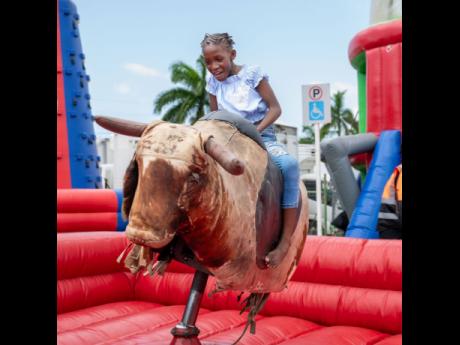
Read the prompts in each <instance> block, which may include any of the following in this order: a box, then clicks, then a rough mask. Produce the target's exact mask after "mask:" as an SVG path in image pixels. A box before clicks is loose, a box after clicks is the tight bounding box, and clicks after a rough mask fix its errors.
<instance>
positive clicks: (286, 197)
mask: <svg viewBox="0 0 460 345" xmlns="http://www.w3.org/2000/svg"><path fill="white" fill-rule="evenodd" d="M265 145H266V146H267V149H268V152H269V153H270V157H271V158H272V160H273V162H274V163H275V164H276V165H277V166H278V167H279V169H280V170H281V173H282V175H283V196H282V201H281V207H282V209H283V231H282V234H281V239H280V242H279V243H278V246H277V247H276V248H275V249H274V250H272V251H271V252H270V253H268V255H267V256H266V258H265V262H266V263H267V265H268V266H270V267H276V266H278V265H279V264H280V262H281V261H282V260H283V258H284V256H285V255H286V253H287V251H288V250H289V247H290V245H291V237H292V234H293V233H294V229H295V226H296V224H297V206H298V202H299V192H300V191H299V166H298V163H297V160H296V159H295V158H293V157H291V156H290V155H289V154H287V152H286V151H284V149H283V148H282V146H281V145H280V144H278V143H267V142H266V143H265Z"/></svg>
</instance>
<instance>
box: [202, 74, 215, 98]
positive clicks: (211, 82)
mask: <svg viewBox="0 0 460 345" xmlns="http://www.w3.org/2000/svg"><path fill="white" fill-rule="evenodd" d="M205 89H206V91H207V92H209V93H210V94H211V95H214V96H215V95H216V91H217V83H216V78H214V76H213V75H212V74H210V75H208V77H207V78H206V87H205Z"/></svg>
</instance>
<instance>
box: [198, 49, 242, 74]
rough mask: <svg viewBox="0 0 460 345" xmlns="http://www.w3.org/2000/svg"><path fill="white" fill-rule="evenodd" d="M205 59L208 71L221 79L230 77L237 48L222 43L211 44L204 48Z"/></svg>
mask: <svg viewBox="0 0 460 345" xmlns="http://www.w3.org/2000/svg"><path fill="white" fill-rule="evenodd" d="M203 56H204V61H205V63H206V68H207V69H208V71H209V72H210V73H211V74H212V75H213V76H214V77H215V78H216V79H217V80H219V81H223V80H225V79H227V78H228V76H229V75H230V73H231V71H232V68H233V59H234V58H235V56H236V51H235V49H232V50H230V49H228V48H227V47H225V46H224V45H222V44H217V45H214V44H210V45H207V46H205V47H204V49H203Z"/></svg>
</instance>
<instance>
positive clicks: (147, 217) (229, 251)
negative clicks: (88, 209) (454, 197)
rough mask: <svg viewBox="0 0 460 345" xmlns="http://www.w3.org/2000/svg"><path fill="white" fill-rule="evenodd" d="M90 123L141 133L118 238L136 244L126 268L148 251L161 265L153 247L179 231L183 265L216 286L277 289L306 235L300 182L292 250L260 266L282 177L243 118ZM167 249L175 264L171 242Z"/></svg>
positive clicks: (148, 262)
mask: <svg viewBox="0 0 460 345" xmlns="http://www.w3.org/2000/svg"><path fill="white" fill-rule="evenodd" d="M96 122H97V123H98V124H99V125H101V126H102V127H105V128H107V129H109V130H111V131H114V132H117V133H121V134H125V135H131V136H139V137H140V140H139V142H138V144H137V148H136V152H135V155H134V157H133V159H132V161H131V163H130V165H129V167H128V169H127V171H126V174H125V180H124V187H123V192H124V200H123V213H124V214H125V216H127V217H128V219H129V224H128V226H127V228H126V236H127V237H128V239H129V240H130V241H131V242H132V243H134V244H136V246H135V247H134V248H133V249H132V250H131V254H130V255H129V256H128V257H127V258H126V260H125V264H126V265H127V266H128V267H129V268H130V269H131V270H132V271H137V270H139V269H140V268H141V267H143V266H145V267H147V268H148V269H149V271H150V272H152V269H151V268H152V264H153V262H154V255H153V252H155V251H159V252H160V256H159V259H158V260H159V262H161V261H162V258H161V250H162V249H163V248H167V247H168V246H169V245H171V243H172V241H173V239H175V238H177V237H178V238H179V242H177V243H179V244H177V243H176V244H177V247H178V248H181V249H179V251H183V250H188V251H189V252H190V251H191V252H192V253H193V255H192V256H194V257H193V258H191V260H190V259H189V260H188V263H193V262H194V263H195V265H194V267H196V268H198V269H200V270H202V271H204V272H207V273H210V274H212V275H213V276H214V277H215V278H216V289H215V290H214V291H215V292H217V291H223V290H229V289H230V290H239V291H244V292H250V293H269V292H278V291H281V290H283V288H285V286H286V283H287V281H288V280H289V279H290V277H291V276H292V274H293V273H294V271H295V268H296V266H297V262H298V261H299V258H300V255H301V253H302V249H303V245H304V242H305V239H306V235H307V227H308V198H307V192H306V189H305V187H304V185H303V183H302V182H301V181H299V188H300V191H301V193H300V200H299V207H298V212H297V214H298V220H297V225H296V228H295V230H294V233H293V235H292V237H291V247H290V248H289V251H288V253H287V255H286V256H285V257H284V259H283V261H282V262H281V263H280V264H279V265H278V266H277V267H276V268H267V267H266V266H265V262H264V257H265V255H266V254H267V253H268V252H269V251H270V250H272V249H274V248H275V247H276V244H277V241H278V240H279V238H280V231H281V229H282V226H281V225H282V224H281V222H282V219H281V215H282V213H281V210H280V200H281V193H282V176H281V173H280V171H279V169H278V168H277V167H276V166H275V165H274V164H273V162H272V161H271V159H270V157H269V155H268V152H267V151H266V149H265V147H264V144H263V142H262V139H261V137H260V135H259V133H258V132H257V130H256V129H255V127H254V126H253V125H252V123H250V122H249V121H247V120H245V119H243V118H241V117H240V116H237V115H234V114H231V113H228V112H225V111H217V112H213V113H210V114H208V115H206V116H204V117H203V118H202V119H201V120H199V121H197V122H196V123H195V124H194V125H193V126H188V125H182V124H173V123H169V122H164V121H154V122H152V123H150V124H148V125H147V124H139V123H134V122H131V121H125V120H119V119H113V118H106V117H96ZM169 252H171V253H172V252H174V250H170V251H169ZM175 253H176V254H175V255H174V256H175V257H176V258H178V259H179V260H180V261H184V260H183V258H181V255H180V253H179V252H178V250H177V248H176V251H175ZM189 256H190V255H189ZM163 262H165V260H164V261H163ZM157 264H158V262H157ZM192 266H193V265H192Z"/></svg>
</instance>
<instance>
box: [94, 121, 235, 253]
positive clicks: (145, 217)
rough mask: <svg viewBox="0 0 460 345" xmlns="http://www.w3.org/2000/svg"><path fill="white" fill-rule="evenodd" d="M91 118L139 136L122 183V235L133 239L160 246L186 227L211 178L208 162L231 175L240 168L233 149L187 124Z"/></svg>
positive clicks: (103, 125)
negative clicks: (124, 234) (123, 227)
mask: <svg viewBox="0 0 460 345" xmlns="http://www.w3.org/2000/svg"><path fill="white" fill-rule="evenodd" d="M95 120H96V122H97V123H98V124H99V125H100V126H101V127H103V128H106V129H108V130H110V131H112V132H115V133H119V134H124V135H130V136H136V137H141V139H140V140H139V142H138V145H137V148H136V153H135V155H134V157H133V159H132V160H131V162H130V164H129V166H128V168H127V170H126V174H125V177H124V185H123V197H124V198H123V215H124V217H125V218H129V224H128V226H127V228H126V236H127V237H128V238H129V239H130V240H131V241H132V242H134V243H136V244H141V245H144V246H148V247H152V248H163V247H164V246H166V245H167V244H168V243H169V242H170V241H171V240H172V239H173V237H174V236H175V234H176V232H177V231H187V230H189V229H190V227H191V218H190V209H191V208H192V207H196V206H197V205H199V204H200V201H201V196H202V194H203V193H204V191H205V190H206V189H207V190H208V193H209V187H210V183H212V181H210V178H209V173H210V170H209V165H212V164H213V163H210V162H212V161H214V162H216V163H218V164H219V165H220V166H221V167H222V168H223V169H225V170H226V171H227V172H229V173H230V174H233V175H241V174H242V173H243V172H244V164H243V162H242V161H240V160H239V159H238V158H237V157H235V155H234V154H233V153H232V152H230V151H229V150H228V149H226V148H225V147H224V146H222V145H221V144H219V143H218V142H216V141H215V140H214V139H213V138H212V136H209V137H207V138H203V137H202V135H201V133H200V132H199V131H198V130H197V129H196V128H194V127H192V126H185V125H178V124H172V123H168V122H164V121H154V122H152V123H151V124H143V123H137V122H133V121H127V120H121V119H115V118H109V117H102V116H96V117H95ZM211 158H212V159H211ZM213 189H215V188H213ZM211 193H215V192H213V191H211Z"/></svg>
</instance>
